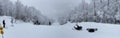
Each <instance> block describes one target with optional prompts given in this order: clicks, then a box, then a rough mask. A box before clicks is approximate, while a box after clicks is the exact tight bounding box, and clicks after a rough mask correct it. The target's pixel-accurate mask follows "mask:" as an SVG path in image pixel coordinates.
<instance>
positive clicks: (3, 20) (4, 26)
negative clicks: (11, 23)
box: [3, 20, 5, 28]
mask: <svg viewBox="0 0 120 38" xmlns="http://www.w3.org/2000/svg"><path fill="white" fill-rule="evenodd" d="M3 28H5V20H3Z"/></svg>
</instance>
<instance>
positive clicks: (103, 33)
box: [0, 16, 120, 38]
mask: <svg viewBox="0 0 120 38" xmlns="http://www.w3.org/2000/svg"><path fill="white" fill-rule="evenodd" d="M9 18H10V17H8V16H5V17H3V16H2V17H0V23H1V24H2V20H3V19H5V21H6V24H7V25H6V26H7V28H5V29H4V38H120V25H117V24H103V23H94V22H82V23H79V25H80V26H83V29H82V30H81V31H77V30H75V29H73V27H74V26H75V25H76V23H67V24H65V25H59V24H58V23H54V24H53V25H51V26H48V25H33V24H32V23H24V22H18V23H15V24H14V27H11V23H10V20H11V19H9ZM87 28H98V31H96V32H94V33H89V32H88V31H87V30H86V29H87ZM0 38H2V37H1V35H0Z"/></svg>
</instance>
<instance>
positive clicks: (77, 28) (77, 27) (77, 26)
mask: <svg viewBox="0 0 120 38" xmlns="http://www.w3.org/2000/svg"><path fill="white" fill-rule="evenodd" d="M74 28H75V30H82V26H79V25H78V24H76V26H74Z"/></svg>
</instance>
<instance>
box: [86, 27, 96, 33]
mask: <svg viewBox="0 0 120 38" xmlns="http://www.w3.org/2000/svg"><path fill="white" fill-rule="evenodd" d="M97 30H98V29H97V28H87V31H88V32H91V33H93V32H95V31H97Z"/></svg>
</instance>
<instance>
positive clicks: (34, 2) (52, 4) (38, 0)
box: [11, 0, 81, 18]
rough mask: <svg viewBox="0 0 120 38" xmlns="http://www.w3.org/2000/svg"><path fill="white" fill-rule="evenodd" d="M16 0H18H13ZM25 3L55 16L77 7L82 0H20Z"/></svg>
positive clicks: (47, 14)
mask: <svg viewBox="0 0 120 38" xmlns="http://www.w3.org/2000/svg"><path fill="white" fill-rule="evenodd" d="M11 1H13V2H14V1H16V0H11ZM20 1H21V2H22V3H23V4H24V5H27V6H34V7H35V8H37V9H38V10H40V11H41V13H42V14H44V15H46V16H48V17H50V18H55V17H56V16H57V15H59V14H63V11H67V10H68V9H72V8H74V7H76V6H77V5H78V4H79V3H80V2H81V1H80V0H20Z"/></svg>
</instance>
